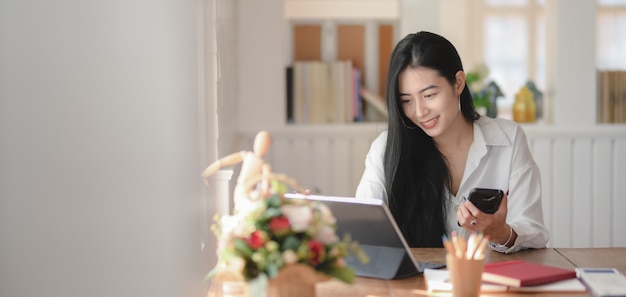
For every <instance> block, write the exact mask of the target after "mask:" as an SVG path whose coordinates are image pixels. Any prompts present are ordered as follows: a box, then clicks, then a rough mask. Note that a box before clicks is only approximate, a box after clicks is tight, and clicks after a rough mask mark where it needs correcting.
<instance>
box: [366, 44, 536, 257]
mask: <svg viewBox="0 0 626 297" xmlns="http://www.w3.org/2000/svg"><path fill="white" fill-rule="evenodd" d="M386 97H387V109H388V113H389V123H388V129H387V130H386V131H384V132H382V133H381V134H380V135H379V136H378V138H377V139H376V140H374V142H373V143H372V145H371V148H370V151H369V152H368V154H367V157H366V160H365V172H364V173H363V176H362V178H361V182H360V183H359V185H358V188H357V193H356V197H359V198H361V197H362V198H378V199H383V200H384V201H385V202H386V203H387V204H388V206H389V208H390V210H391V212H392V214H393V216H394V218H395V220H396V223H397V224H398V226H399V227H400V229H401V230H402V232H403V234H404V237H405V239H406V240H407V242H408V243H409V245H410V246H412V247H441V246H442V236H443V235H450V233H451V232H452V231H456V232H457V233H462V232H483V233H484V234H485V235H488V236H489V238H490V240H491V242H490V246H491V247H492V249H494V250H497V251H499V252H506V253H510V252H514V251H517V250H520V249H522V248H543V247H545V246H546V243H547V241H548V232H547V230H546V228H545V226H544V223H543V211H542V208H541V177H540V173H539V168H538V167H537V164H536V163H535V161H534V160H533V158H532V156H531V153H530V150H529V148H528V143H527V140H526V136H525V134H524V131H523V130H522V128H521V127H519V126H518V125H517V124H515V123H514V122H512V121H509V120H505V119H492V118H488V117H481V116H479V114H478V113H476V111H475V109H474V104H473V101H472V95H471V94H470V91H469V89H468V87H467V85H466V84H465V72H464V71H463V66H462V63H461V59H460V57H459V55H458V53H457V51H456V49H455V48H454V46H453V45H452V44H451V43H450V42H449V41H448V40H446V39H445V38H443V37H441V36H439V35H437V34H433V33H430V32H418V33H415V34H410V35H408V36H406V37H405V38H404V39H402V40H401V41H400V42H399V43H398V44H397V45H396V47H395V48H394V50H393V53H392V56H391V61H390V64H389V71H388V75H387V94H386ZM473 188H494V189H502V190H503V191H504V192H505V193H507V194H505V195H504V198H503V199H502V202H501V203H500V206H499V208H498V210H497V211H496V212H495V213H494V214H487V213H484V212H482V211H480V210H479V209H478V208H477V207H476V206H475V205H474V204H472V203H471V202H469V201H466V197H467V196H468V194H469V192H470V191H471V190H472V189H473Z"/></svg>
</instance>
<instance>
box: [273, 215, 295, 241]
mask: <svg viewBox="0 0 626 297" xmlns="http://www.w3.org/2000/svg"><path fill="white" fill-rule="evenodd" d="M290 229H291V225H290V224H289V219H288V218H287V217H286V216H280V217H275V218H272V219H271V220H270V230H271V231H272V232H274V234H276V235H278V236H283V235H287V233H289V230H290Z"/></svg>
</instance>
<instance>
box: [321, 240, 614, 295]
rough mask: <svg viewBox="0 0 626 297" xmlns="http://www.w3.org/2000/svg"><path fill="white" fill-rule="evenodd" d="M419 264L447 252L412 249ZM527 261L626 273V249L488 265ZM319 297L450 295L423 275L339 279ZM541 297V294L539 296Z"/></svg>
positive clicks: (527, 253) (528, 254)
mask: <svg viewBox="0 0 626 297" xmlns="http://www.w3.org/2000/svg"><path fill="white" fill-rule="evenodd" d="M411 251H412V252H413V256H415V259H416V260H417V261H426V262H434V263H445V250H444V249H438V248H426V249H412V250H411ZM515 259H523V260H527V261H531V262H536V263H542V264H546V265H552V266H556V267H561V268H566V269H574V268H576V267H615V268H617V269H619V270H620V271H621V272H622V273H624V274H626V248H584V249H578V248H556V249H552V248H549V249H538V250H523V251H519V252H517V253H514V254H509V255H505V254H501V253H497V252H494V251H490V253H489V254H488V256H487V262H500V261H506V260H515ZM530 295H533V294H528V293H525V294H521V293H518V294H515V293H502V294H493V293H490V294H489V296H530ZM566 295H567V296H569V295H575V296H581V297H582V296H592V295H591V294H590V293H589V292H587V293H580V294H565V295H564V294H541V295H540V296H566ZM317 296H351V297H352V296H354V297H357V296H358V297H362V296H363V297H365V296H367V297H403V296H449V294H447V295H446V294H443V295H442V294H441V293H439V294H429V292H428V291H427V286H426V282H425V280H424V277H423V276H422V275H419V276H413V277H408V278H404V279H399V280H389V281H387V280H380V279H371V278H362V277H359V278H357V280H356V282H355V283H354V284H353V285H347V284H344V283H341V282H339V281H336V280H332V281H328V282H324V283H321V284H318V285H317ZM535 296H539V294H537V295H535Z"/></svg>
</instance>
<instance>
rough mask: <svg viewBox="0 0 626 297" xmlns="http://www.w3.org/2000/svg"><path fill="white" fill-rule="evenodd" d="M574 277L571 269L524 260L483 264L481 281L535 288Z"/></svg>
mask: <svg viewBox="0 0 626 297" xmlns="http://www.w3.org/2000/svg"><path fill="white" fill-rule="evenodd" d="M575 277H576V271H575V270H573V269H571V270H570V269H563V268H559V267H554V266H548V265H543V264H538V263H533V262H528V261H524V260H512V261H504V262H495V263H489V264H485V270H484V271H483V281H485V282H490V283H495V284H501V285H507V286H513V287H528V286H536V285H542V284H547V283H551V282H555V281H560V280H565V279H570V278H575Z"/></svg>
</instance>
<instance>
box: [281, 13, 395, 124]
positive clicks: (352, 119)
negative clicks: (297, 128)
mask: <svg viewBox="0 0 626 297" xmlns="http://www.w3.org/2000/svg"><path fill="white" fill-rule="evenodd" d="M313 2H315V1H309V2H308V4H311V3H313ZM339 2H342V1H339ZM374 2H375V1H374ZM302 3H304V2H300V1H296V2H294V1H286V2H285V4H286V6H285V7H286V14H287V16H286V21H287V34H286V35H287V38H286V43H287V44H288V46H287V52H288V53H289V54H288V56H289V60H288V61H287V62H286V66H285V68H286V71H285V77H286V78H285V100H286V104H285V105H286V121H285V122H286V123H287V125H319V124H348V125H350V124H355V123H361V122H382V121H385V120H386V110H385V108H384V106H385V102H384V96H383V94H384V92H385V87H386V86H385V84H386V75H387V64H388V60H389V57H390V55H391V51H392V49H393V46H394V41H395V38H394V36H395V35H394V34H397V33H396V31H397V30H396V27H397V24H396V22H397V16H393V17H390V15H389V14H388V13H381V14H379V15H376V14H369V15H366V14H365V13H364V12H363V10H359V9H353V10H348V11H346V12H344V13H338V12H337V9H331V10H330V11H333V12H334V14H333V15H323V14H318V13H316V12H315V11H317V10H316V9H315V8H314V7H317V8H322V6H324V5H328V2H324V1H318V2H315V4H316V6H306V5H303V4H302ZM381 3H382V2H381ZM387 3H389V1H387ZM297 4H300V10H298V9H297ZM344 4H345V3H344ZM317 5H319V6H317ZM350 5H352V6H356V5H355V4H354V2H352V3H351V4H350ZM305 7H306V8H305ZM305 9H308V11H310V12H311V13H310V14H309V15H307V14H305V13H303V12H302V11H304V10H305ZM296 11H300V12H296ZM362 92H363V93H366V94H367V96H363V95H362ZM381 107H382V108H381Z"/></svg>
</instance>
